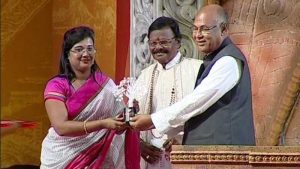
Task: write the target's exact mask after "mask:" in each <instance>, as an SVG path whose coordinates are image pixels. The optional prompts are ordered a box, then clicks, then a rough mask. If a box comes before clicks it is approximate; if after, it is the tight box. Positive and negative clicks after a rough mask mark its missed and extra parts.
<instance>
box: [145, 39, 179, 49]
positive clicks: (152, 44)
mask: <svg viewBox="0 0 300 169" xmlns="http://www.w3.org/2000/svg"><path fill="white" fill-rule="evenodd" d="M173 39H175V37H173V38H171V39H162V40H160V41H152V40H149V41H148V44H149V46H150V48H155V47H156V46H157V45H159V46H162V47H164V48H167V47H170V44H171V43H172V40H173Z"/></svg>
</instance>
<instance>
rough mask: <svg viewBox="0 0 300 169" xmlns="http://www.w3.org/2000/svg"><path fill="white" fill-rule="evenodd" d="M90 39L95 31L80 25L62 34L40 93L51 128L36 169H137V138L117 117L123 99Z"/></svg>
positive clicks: (44, 141)
mask: <svg viewBox="0 0 300 169" xmlns="http://www.w3.org/2000/svg"><path fill="white" fill-rule="evenodd" d="M94 42H95V41H94V31H93V30H92V29H91V28H89V27H85V26H79V27H75V28H72V29H70V30H68V31H67V32H66V33H65V35H64V42H63V45H62V54H61V58H60V68H59V74H58V75H56V76H55V77H54V78H52V79H50V80H49V81H48V83H47V85H46V88H45V91H44V100H45V107H46V111H47V114H48V117H49V120H50V122H51V127H50V129H49V131H48V134H47V136H46V137H45V139H44V140H43V143H42V151H41V168H55V169H60V168H72V169H73V168H78V169H79V168H103V169H106V168H107V169H114V168H116V169H122V168H124V169H125V168H126V169H136V168H139V161H138V160H137V159H139V156H140V154H139V144H138V142H139V136H138V135H137V133H136V132H134V131H132V130H130V129H128V127H126V124H125V123H124V122H123V121H122V117H120V114H121V113H122V111H123V109H124V103H122V102H119V101H116V99H115V97H114V95H113V92H114V90H115V89H116V85H115V83H114V82H113V81H112V80H111V79H110V78H109V77H107V76H106V75H104V74H103V73H101V72H100V70H99V67H98V65H97V63H96V62H95V55H96V49H95V45H94ZM125 130H126V131H125ZM128 150H130V153H128Z"/></svg>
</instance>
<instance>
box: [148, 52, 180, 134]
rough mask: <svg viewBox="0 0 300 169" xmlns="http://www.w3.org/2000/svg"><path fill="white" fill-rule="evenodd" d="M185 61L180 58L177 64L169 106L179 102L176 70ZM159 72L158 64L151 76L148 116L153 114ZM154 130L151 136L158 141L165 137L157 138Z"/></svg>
mask: <svg viewBox="0 0 300 169" xmlns="http://www.w3.org/2000/svg"><path fill="white" fill-rule="evenodd" d="M182 60H183V57H180V59H179V61H178V62H177V63H176V65H175V67H174V70H173V72H174V82H173V87H172V89H171V96H170V103H169V106H170V105H172V104H174V103H175V102H176V100H177V96H176V94H177V92H176V87H175V85H176V84H175V81H176V68H177V66H179V65H178V64H179V63H180V62H181V61H182ZM158 74H159V72H158V70H157V64H156V65H155V67H154V68H153V72H152V75H151V81H150V91H149V93H150V95H149V109H148V114H152V106H153V92H154V84H156V78H157V77H158ZM153 130H155V129H152V130H150V131H151V135H152V136H153V137H154V138H156V139H159V138H162V137H163V135H160V134H159V136H157V135H156V134H154V133H153Z"/></svg>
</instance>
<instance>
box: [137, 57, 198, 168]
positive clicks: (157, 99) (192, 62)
mask: <svg viewBox="0 0 300 169" xmlns="http://www.w3.org/2000/svg"><path fill="white" fill-rule="evenodd" d="M201 63H202V61H200V60H197V59H191V58H185V57H182V55H181V54H180V53H179V52H178V53H177V55H176V56H175V57H174V58H173V59H172V60H171V61H170V62H169V63H167V64H166V65H165V68H164V67H163V66H162V65H161V64H160V63H159V62H156V63H154V64H152V65H150V66H149V67H148V68H146V69H144V70H143V71H142V73H141V75H140V76H139V78H138V80H137V82H136V85H137V86H139V87H140V89H141V90H139V91H138V92H137V94H136V99H137V100H138V101H139V105H140V113H144V114H152V113H154V112H157V111H159V110H161V109H163V108H166V107H168V106H169V105H171V104H173V103H175V102H177V101H179V100H181V99H182V98H183V97H184V96H186V95H187V94H189V93H191V92H192V91H193V89H194V84H195V81H196V78H197V73H198V70H199V67H200V65H201ZM143 89H145V90H143ZM142 91H145V92H142ZM151 100H152V101H151ZM179 131H182V128H181V127H180V128H178V129H176V130H174V132H176V133H177V132H179ZM177 136H178V135H177ZM141 139H142V140H143V141H144V142H146V143H149V144H151V145H154V146H155V147H157V148H160V149H163V144H164V143H165V142H166V141H167V140H168V139H169V140H170V139H171V138H168V137H167V135H160V134H159V133H158V132H157V131H156V129H152V130H149V131H143V132H141ZM176 139H177V141H178V142H179V143H181V137H180V135H179V136H178V137H176ZM141 161H142V168H170V162H169V152H162V154H161V158H160V159H159V160H158V161H157V162H156V163H154V164H149V163H148V164H147V163H145V161H144V160H141ZM159 166H160V167H159ZM162 166H164V167H162Z"/></svg>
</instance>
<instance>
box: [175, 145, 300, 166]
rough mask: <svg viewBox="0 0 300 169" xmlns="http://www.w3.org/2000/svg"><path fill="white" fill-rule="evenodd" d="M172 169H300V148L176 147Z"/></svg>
mask: <svg viewBox="0 0 300 169" xmlns="http://www.w3.org/2000/svg"><path fill="white" fill-rule="evenodd" d="M171 163H172V168H173V169H179V168H180V169H196V168H203V169H207V168H208V169H221V168H222V169H248V168H249V169H250V168H264V169H267V168H277V169H279V168H282V169H283V168H284V169H288V168H294V169H295V168H299V167H300V147H272V146H266V147H263V146H261V147H259V146H173V147H172V152H171Z"/></svg>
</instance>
